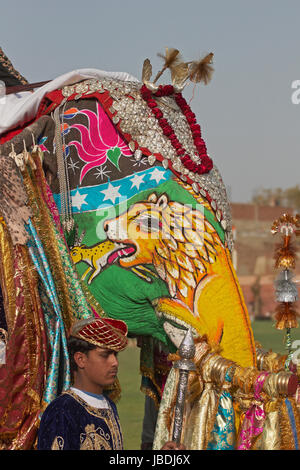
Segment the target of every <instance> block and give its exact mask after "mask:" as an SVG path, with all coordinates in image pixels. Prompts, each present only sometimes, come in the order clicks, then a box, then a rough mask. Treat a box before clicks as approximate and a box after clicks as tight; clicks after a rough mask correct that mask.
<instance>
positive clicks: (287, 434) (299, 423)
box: [279, 398, 300, 450]
mask: <svg viewBox="0 0 300 470" xmlns="http://www.w3.org/2000/svg"><path fill="white" fill-rule="evenodd" d="M289 402H290V404H291V407H292V410H293V414H294V418H295V427H296V433H297V437H298V440H299V437H300V417H299V411H298V409H297V406H296V404H295V400H294V399H293V398H289ZM279 425H280V435H281V450H295V439H294V434H293V431H292V427H291V422H290V418H289V413H288V410H287V407H286V404H285V401H284V399H281V400H280V409H279Z"/></svg>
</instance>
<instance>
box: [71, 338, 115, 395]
mask: <svg viewBox="0 0 300 470" xmlns="http://www.w3.org/2000/svg"><path fill="white" fill-rule="evenodd" d="M75 355H77V357H76V356H75V360H76V362H77V365H78V367H79V369H80V372H81V374H82V375H83V376H84V380H85V381H87V383H90V384H91V386H92V387H93V385H94V386H96V387H100V388H103V387H105V386H109V385H112V384H113V383H114V381H115V380H116V377H117V373H118V364H119V363H118V358H117V353H116V352H115V351H112V350H111V349H103V348H98V347H97V348H96V349H92V350H91V351H89V352H88V353H87V354H84V353H75Z"/></svg>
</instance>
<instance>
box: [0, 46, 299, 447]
mask: <svg viewBox="0 0 300 470" xmlns="http://www.w3.org/2000/svg"><path fill="white" fill-rule="evenodd" d="M171 51H172V50H171ZM168 54H170V51H167V54H166V56H168ZM175 56H176V54H175ZM211 58H212V56H211V55H209V57H208V56H207V57H206V58H205V60H203V61H202V62H201V63H192V66H188V65H187V64H183V63H181V62H180V63H177V62H176V63H175V64H173V65H172V66H170V67H171V73H172V85H166V86H165V85H156V81H154V82H151V81H150V80H151V73H152V70H151V64H150V62H149V61H148V60H146V61H145V63H144V67H143V80H142V83H141V82H139V81H138V80H129V79H127V80H124V79H121V78H118V77H115V76H114V77H111V76H107V75H104V76H101V75H100V76H98V77H96V78H89V79H85V80H82V81H80V82H78V83H71V84H67V85H65V86H63V87H61V88H59V89H56V90H53V91H51V92H49V93H47V95H46V96H45V97H44V99H43V101H42V102H41V104H40V107H39V111H38V113H37V114H36V116H35V118H34V119H33V121H32V122H31V123H29V124H28V126H27V127H26V126H25V127H24V126H23V129H21V128H20V129H19V130H18V132H16V135H15V136H14V137H13V138H12V139H10V140H7V141H6V142H5V138H2V145H1V155H2V156H0V158H1V160H0V162H1V176H0V182H1V187H2V189H1V188H0V214H1V216H2V218H1V219H0V228H1V230H0V235H1V237H0V238H1V265H0V273H1V288H2V289H1V290H2V297H3V307H4V308H3V311H2V313H1V325H0V326H1V327H2V329H1V331H3V335H4V337H5V342H6V351H7V353H6V363H5V364H3V365H2V366H0V406H1V409H2V412H1V416H0V429H1V431H0V434H1V437H0V442H1V447H2V448H4V449H5V448H7V449H25V448H31V447H32V446H34V445H35V439H36V432H37V428H38V423H39V418H40V414H41V413H42V411H43V409H44V407H45V406H46V405H47V404H48V403H49V402H50V401H51V400H52V399H53V398H55V397H56V396H57V394H59V393H60V392H61V391H62V390H65V389H66V388H68V387H69V385H70V375H69V365H68V352H67V347H66V340H67V336H68V331H69V329H70V327H71V325H72V323H73V322H74V321H75V320H76V319H80V318H84V317H87V316H90V315H94V316H108V317H111V318H117V319H121V320H124V321H125V322H126V324H127V326H128V331H129V336H130V337H133V338H138V344H139V346H140V347H141V364H140V369H141V374H142V385H141V389H142V390H143V391H144V392H145V394H146V395H147V396H148V397H150V398H151V399H152V400H153V403H154V404H155V406H156V408H157V410H158V409H159V411H158V421H157V422H158V424H157V427H156V432H155V442H156V443H155V444H154V446H155V445H156V446H158V447H157V448H159V445H161V443H162V442H163V440H164V439H168V438H170V433H171V428H172V423H171V421H172V420H171V418H169V422H167V421H166V417H165V416H166V412H168V411H169V413H168V414H169V416H172V413H173V411H172V410H173V408H174V397H175V396H176V383H177V381H178V376H176V372H175V371H174V369H173V368H172V360H175V359H176V354H177V353H176V351H177V350H178V347H179V345H180V344H181V342H182V339H183V338H184V336H185V334H186V331H187V330H190V331H191V332H192V335H193V338H194V340H195V344H196V356H195V363H196V364H197V367H198V371H200V369H201V367H202V366H200V364H202V365H203V364H204V363H205V364H206V366H205V367H204V366H203V371H202V373H201V374H200V372H199V373H198V374H192V376H191V377H190V382H189V390H188V394H189V395H188V397H189V399H188V405H187V409H186V412H185V430H186V432H185V443H186V445H187V448H192V449H204V448H207V449H224V448H225V449H234V448H240V449H250V448H253V446H254V442H255V443H256V444H255V445H256V447H257V448H261V449H267V448H276V449H278V448H285V447H287V446H291V447H292V448H295V445H296V444H295V442H296V438H295V436H296V435H297V432H298V428H297V425H298V424H299V411H298V410H299V409H298V408H297V405H296V399H295V398H294V397H291V396H289V398H285V399H286V400H288V404H287V403H286V402H285V401H284V399H283V398H282V396H281V395H280V396H279V395H276V393H277V392H276V393H275V395H274V396H272V395H271V392H270V393H269V394H268V393H267V392H266V390H264V395H263V394H262V392H261V390H262V387H263V384H264V381H265V380H267V377H268V376H269V375H270V376H272V377H273V375H274V374H275V375H276V373H282V374H286V375H285V380H290V377H291V376H292V377H293V378H294V376H295V375H293V374H292V372H290V371H289V372H287V371H285V370H284V368H283V365H282V364H283V360H282V358H281V357H280V356H278V355H275V356H276V358H274V357H273V366H272V367H273V369H272V370H270V369H269V370H260V369H259V367H258V363H257V347H256V344H255V342H254V338H253V332H252V328H251V323H250V320H249V316H248V312H247V308H246V305H245V301H244V298H243V294H242V291H241V288H240V285H239V282H238V279H237V275H236V273H235V270H234V267H233V264H232V260H231V251H232V247H233V241H232V230H231V218H230V205H229V201H228V198H227V195H226V190H225V186H224V183H223V181H222V178H221V175H220V173H219V171H218V169H217V168H216V166H215V164H214V163H213V161H212V159H211V158H210V157H209V155H208V154H207V149H206V144H205V142H204V140H203V137H202V133H201V129H200V126H199V125H198V124H197V122H196V116H195V115H194V113H193V112H192V111H191V108H190V106H189V105H188V103H187V102H186V100H185V99H184V97H183V95H182V89H183V86H184V83H185V82H186V80H187V79H188V78H190V79H194V80H196V81H197V80H198V81H199V80H200V79H202V80H203V81H205V80H207V74H208V72H209V70H210V67H211V66H210V61H211ZM197 67H198V68H197ZM203 70H204V72H203ZM197 71H198V73H200V72H201V71H202V75H201V73H200V75H201V78H199V77H198V78H197ZM199 71H200V72H199ZM203 73H204V75H203ZM203 77H204V78H205V80H204V78H203ZM11 209H14V213H13V214H12V213H11ZM21 351H22V358H21V356H20V354H19V352H21ZM264 354H265V355H266V354H267V353H264ZM204 357H205V358H206V359H205V361H206V362H205V361H204V359H203V358H204ZM174 358H175V359H174ZM208 358H209V361H210V366H208V362H209V361H208ZM216 358H217V359H218V361H219V362H218V364H219V367H221V366H220V364H221V365H222V374H223V375H222V374H221V375H222V377H223V378H222V380H221V385H220V383H218V385H216V384H217V382H216V383H215V388H210V389H208V388H209V387H210V385H209V384H211V383H212V382H213V380H212V377H211V374H212V371H213V370H215V369H213V366H212V364H213V363H215V362H216V360H217V359H216ZM177 359H178V357H177ZM213 359H214V360H213ZM222 361H223V362H222ZM275 363H276V366H274V364H275ZM280 364H281V365H280ZM233 366H235V368H233ZM17 368H18V370H21V372H22V373H21V376H22V378H20V376H18V375H17V373H16V370H17ZM220 370H221V369H220ZM230 370H231V372H232V373H230ZM170 371H171V372H170ZM233 371H235V373H233ZM236 371H238V372H236ZM219 372H220V371H219ZM214 374H215V375H214V377H216V372H214ZM286 377H287V378H286ZM274 380H275V379H274ZM249 383H251V384H252V386H253V387H252V388H251V387H250V386H249ZM289 383H291V382H289ZM224 384H225V385H226V386H225V385H224ZM230 384H233V385H232V387H233V391H234V393H235V394H234V393H233V391H232V390H231V388H230ZM222 387H223V388H222ZM226 387H227V388H226ZM250 389H251V391H253V403H252V402H251V400H250V399H249V393H250ZM265 389H267V387H265ZM276 390H277V389H276ZM231 391H232V394H230V393H229V392H231ZM119 392H120V390H119V384H118V383H116V384H115V387H114V388H113V390H110V393H111V395H112V396H115V397H117V396H118V395H119ZM294 392H295V391H293V393H294ZM247 394H248V395H247ZM255 394H256V395H255ZM266 397H268V398H267V399H266ZM226 400H227V404H226ZM247 400H248V402H247ZM249 400H250V401H249ZM266 401H268V407H269V408H267V407H264V404H265V403H266ZM271 401H272V403H273V404H270V403H271ZM247 403H248V408H247V409H246V408H245V407H246V404H247ZM276 403H277V407H276ZM172 406H173V408H172ZM253 406H256V408H255V410H254V409H253ZM249 410H250V411H251V413H250V411H249ZM266 410H269V413H268V412H267V411H266ZM247 413H248V414H247ZM255 413H256V414H255ZM272 413H273V414H272ZM258 415H259V416H260V419H261V421H260V425H259V424H258V422H257V419H258ZM224 416H225V417H226V419H225V422H226V421H227V425H226V426H225V425H224ZM253 416H255V419H254V418H253ZM222 418H223V425H222V424H220V423H221V422H222ZM252 418H253V419H252ZM292 418H293V419H294V421H292ZM251 419H252V421H251ZM283 419H284V421H282V420H283ZM255 420H256V421H255ZM272 420H273V421H272ZM279 420H281V421H282V422H284V423H285V431H286V433H287V432H288V431H289V432H290V435H293V436H294V438H293V440H292V441H289V439H287V438H286V437H284V436H285V433H283V432H282V433H281V434H280V432H279V431H278V429H279V428H278V429H277V428H276V429H277V435H278V436H279V437H278V436H277V437H278V438H277V440H275V441H274V442H273V443H272V444H270V440H269V439H268V438H269V434H270V433H271V432H273V431H274V426H275V424H274V423H276V426H277V427H278V426H279V424H278V423H279ZM191 423H194V428H193V426H192V424H191ZM249 423H250V424H249ZM251 423H252V424H251ZM264 423H266V425H265V427H264ZM291 423H296V424H295V426H294V427H293V425H292V424H291ZM297 423H298V424H297ZM272 426H273V428H272ZM279 427H280V426H279ZM191 429H195V432H194V434H193V435H191ZM258 429H259V431H257V430H258ZM293 433H294V434H293ZM295 433H296V434H295ZM195 434H196V435H197V436H198V437H197V438H196V437H195ZM199 436H201V438H200V437H199ZM203 436H204V437H203ZM257 436H258V437H257ZM280 436H281V437H280ZM291 442H292V443H291ZM268 446H269V447H268Z"/></svg>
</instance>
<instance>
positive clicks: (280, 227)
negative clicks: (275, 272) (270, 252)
mask: <svg viewBox="0 0 300 470" xmlns="http://www.w3.org/2000/svg"><path fill="white" fill-rule="evenodd" d="M271 232H272V233H273V234H276V233H281V234H282V243H281V244H280V245H278V246H277V247H276V251H275V267H276V268H283V270H282V271H281V272H280V274H279V276H278V277H277V279H276V280H275V290H276V300H277V302H279V305H278V307H277V308H276V315H275V319H276V325H275V327H276V328H277V329H278V330H283V329H284V328H285V329H286V344H285V347H286V349H287V351H288V356H287V359H286V363H285V368H286V370H288V369H289V366H290V361H291V356H292V338H291V328H297V326H298V322H297V316H298V313H297V311H296V310H295V308H294V303H295V302H296V301H297V300H298V290H297V286H296V284H295V282H293V274H292V272H291V269H295V264H296V249H295V247H294V246H293V244H292V237H293V236H298V235H300V215H299V214H297V215H295V216H291V215H289V214H283V215H282V216H281V217H280V218H279V219H278V220H275V222H274V223H273V225H272V229H271Z"/></svg>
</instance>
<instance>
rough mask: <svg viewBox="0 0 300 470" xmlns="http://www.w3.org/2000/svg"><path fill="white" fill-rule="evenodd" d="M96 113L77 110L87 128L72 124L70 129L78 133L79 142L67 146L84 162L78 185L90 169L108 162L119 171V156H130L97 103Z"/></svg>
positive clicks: (126, 147)
mask: <svg viewBox="0 0 300 470" xmlns="http://www.w3.org/2000/svg"><path fill="white" fill-rule="evenodd" d="M96 106H97V113H94V112H93V111H91V110H89V109H82V110H77V112H78V114H79V113H81V114H84V115H85V116H87V118H88V127H86V126H84V125H83V124H72V125H71V126H70V128H73V129H77V130H78V131H79V132H80V136H81V142H79V141H77V140H72V141H71V142H69V143H68V146H71V145H74V146H75V147H76V149H77V152H78V156H79V158H80V159H81V160H82V161H83V162H85V165H84V166H83V167H82V169H81V173H80V183H81V182H82V180H83V178H84V177H85V175H86V174H87V172H88V171H89V170H91V169H92V168H96V167H98V166H100V165H103V164H104V163H106V161H107V160H110V161H111V162H112V163H113V165H115V166H116V167H117V168H118V169H119V159H120V157H121V155H124V156H126V157H130V156H132V152H131V150H130V149H129V147H128V145H127V143H126V142H125V140H124V139H123V138H122V137H121V135H120V134H119V133H118V131H117V129H116V128H115V127H114V125H113V123H112V122H111V120H110V119H109V117H108V116H107V114H106V113H105V111H104V110H103V109H102V107H101V105H100V104H99V103H98V102H97V103H96Z"/></svg>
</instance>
